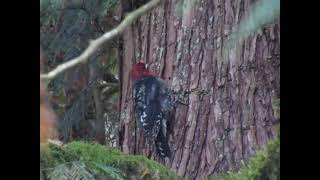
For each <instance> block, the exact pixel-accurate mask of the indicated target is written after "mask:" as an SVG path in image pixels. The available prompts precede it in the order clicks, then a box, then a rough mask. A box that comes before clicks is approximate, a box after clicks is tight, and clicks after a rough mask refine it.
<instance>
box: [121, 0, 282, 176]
mask: <svg viewBox="0 0 320 180" xmlns="http://www.w3.org/2000/svg"><path fill="white" fill-rule="evenodd" d="M251 4H252V1H249V0H225V1H221V0H212V1H209V0H202V1H195V4H194V5H193V8H192V9H191V11H190V12H189V13H188V14H187V15H184V16H179V15H178V13H177V12H178V11H177V6H178V1H177V0H165V1H164V2H163V3H162V4H161V6H160V7H158V8H156V9H155V10H153V11H152V12H150V13H148V14H147V15H144V16H143V17H141V18H140V19H139V20H138V21H136V22H135V23H134V24H133V25H132V26H131V27H130V28H128V29H127V30H126V32H125V33H124V35H123V36H122V37H121V40H120V41H121V42H122V43H121V46H120V49H119V58H120V62H121V65H120V67H121V69H120V75H121V76H120V77H121V78H120V79H121V97H120V102H119V105H120V112H121V116H120V120H121V125H120V132H119V133H120V134H119V135H120V136H119V137H120V138H119V145H120V147H121V149H122V150H123V151H124V152H125V153H130V154H143V155H145V156H147V157H149V158H151V159H155V153H154V150H153V149H152V148H149V147H147V145H145V143H144V140H143V136H142V134H141V132H140V131H139V130H137V128H136V123H135V120H134V118H133V117H134V115H133V102H132V82H131V78H130V75H129V70H130V68H131V66H132V65H133V64H134V63H135V62H137V61H139V60H140V59H143V61H145V62H147V63H148V64H149V66H148V68H149V69H151V70H152V71H154V72H156V73H157V74H158V75H159V76H162V77H163V78H164V79H165V80H166V81H167V82H168V84H169V85H170V88H171V89H173V90H174V92H175V98H176V99H179V101H183V102H185V103H177V105H176V106H177V107H176V112H175V120H174V132H173V134H172V136H171V137H170V146H171V149H172V152H173V157H172V159H171V160H170V162H165V164H166V165H167V166H168V167H171V169H172V170H174V171H175V172H177V174H178V175H180V176H185V177H188V179H198V178H200V177H203V176H207V175H213V174H218V173H220V172H224V171H226V170H236V169H238V168H239V166H240V164H241V160H244V161H246V160H248V159H249V158H250V157H252V155H254V154H255V151H256V150H257V149H258V148H260V147H261V146H262V145H264V144H266V143H267V142H268V141H269V140H270V139H272V138H273V137H274V136H275V127H274V125H275V124H276V123H279V122H280V119H279V117H278V115H277V112H275V111H276V110H275V109H274V108H273V101H274V100H275V99H279V98H280V23H279V21H277V22H276V23H273V24H269V25H267V26H265V27H264V28H262V29H261V30H259V31H258V32H257V33H255V34H252V35H250V36H249V37H248V38H246V39H245V40H244V41H243V42H242V43H241V45H240V46H239V47H238V48H237V51H234V50H232V51H230V52H229V56H228V58H227V60H223V59H222V47H223V45H224V44H225V43H226V42H227V38H228V36H229V35H230V33H231V32H232V31H234V27H235V25H237V24H238V23H239V21H240V20H241V19H242V18H243V17H244V16H245V15H246V13H247V12H248V10H249V7H250V5H251ZM156 160H157V159H156Z"/></svg>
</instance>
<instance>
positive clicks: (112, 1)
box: [100, 0, 120, 16]
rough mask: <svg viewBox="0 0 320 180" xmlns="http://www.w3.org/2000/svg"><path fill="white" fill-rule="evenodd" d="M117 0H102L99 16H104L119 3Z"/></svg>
mask: <svg viewBox="0 0 320 180" xmlns="http://www.w3.org/2000/svg"><path fill="white" fill-rule="evenodd" d="M119 2H120V1H119V0H103V1H102V5H101V10H100V16H106V15H107V14H109V11H111V10H113V9H114V8H115V7H116V5H117V4H118V3H119Z"/></svg>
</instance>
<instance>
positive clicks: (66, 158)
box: [40, 141, 182, 180]
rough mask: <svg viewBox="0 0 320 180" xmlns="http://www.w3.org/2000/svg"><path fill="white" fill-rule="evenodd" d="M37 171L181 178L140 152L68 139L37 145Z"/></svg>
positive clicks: (59, 174) (103, 176)
mask: <svg viewBox="0 0 320 180" xmlns="http://www.w3.org/2000/svg"><path fill="white" fill-rule="evenodd" d="M40 149H41V151H40V152H41V153H40V173H42V174H43V175H44V176H45V177H51V178H53V177H54V178H57V177H60V178H61V177H79V178H80V177H81V178H82V179H90V178H91V179H92V178H93V177H94V178H93V179H168V180H170V179H182V178H179V177H177V176H176V175H175V173H173V172H172V171H170V170H169V169H167V168H166V167H164V166H163V165H161V164H159V163H157V162H155V161H152V160H149V159H147V158H145V157H143V156H131V155H125V154H123V153H121V152H120V151H119V150H118V149H115V148H110V147H106V146H102V145H99V144H96V143H90V142H81V141H77V142H72V143H69V144H66V145H64V146H63V147H58V146H54V145H42V147H40Z"/></svg>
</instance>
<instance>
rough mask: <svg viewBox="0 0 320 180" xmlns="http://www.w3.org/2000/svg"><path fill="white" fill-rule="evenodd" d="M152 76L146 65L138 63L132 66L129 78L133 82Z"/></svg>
mask: <svg viewBox="0 0 320 180" xmlns="http://www.w3.org/2000/svg"><path fill="white" fill-rule="evenodd" d="M148 76H154V74H153V73H151V72H150V71H149V70H148V69H147V68H146V65H145V64H144V63H142V62H139V63H137V64H135V65H133V66H132V69H131V77H132V79H133V80H138V79H140V78H143V77H148Z"/></svg>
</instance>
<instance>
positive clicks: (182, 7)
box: [176, 0, 195, 17]
mask: <svg viewBox="0 0 320 180" xmlns="http://www.w3.org/2000/svg"><path fill="white" fill-rule="evenodd" d="M194 3H195V0H179V1H178V3H177V6H176V14H177V15H178V16H180V17H185V16H186V15H187V14H188V13H189V12H190V10H191V8H193V5H194Z"/></svg>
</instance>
